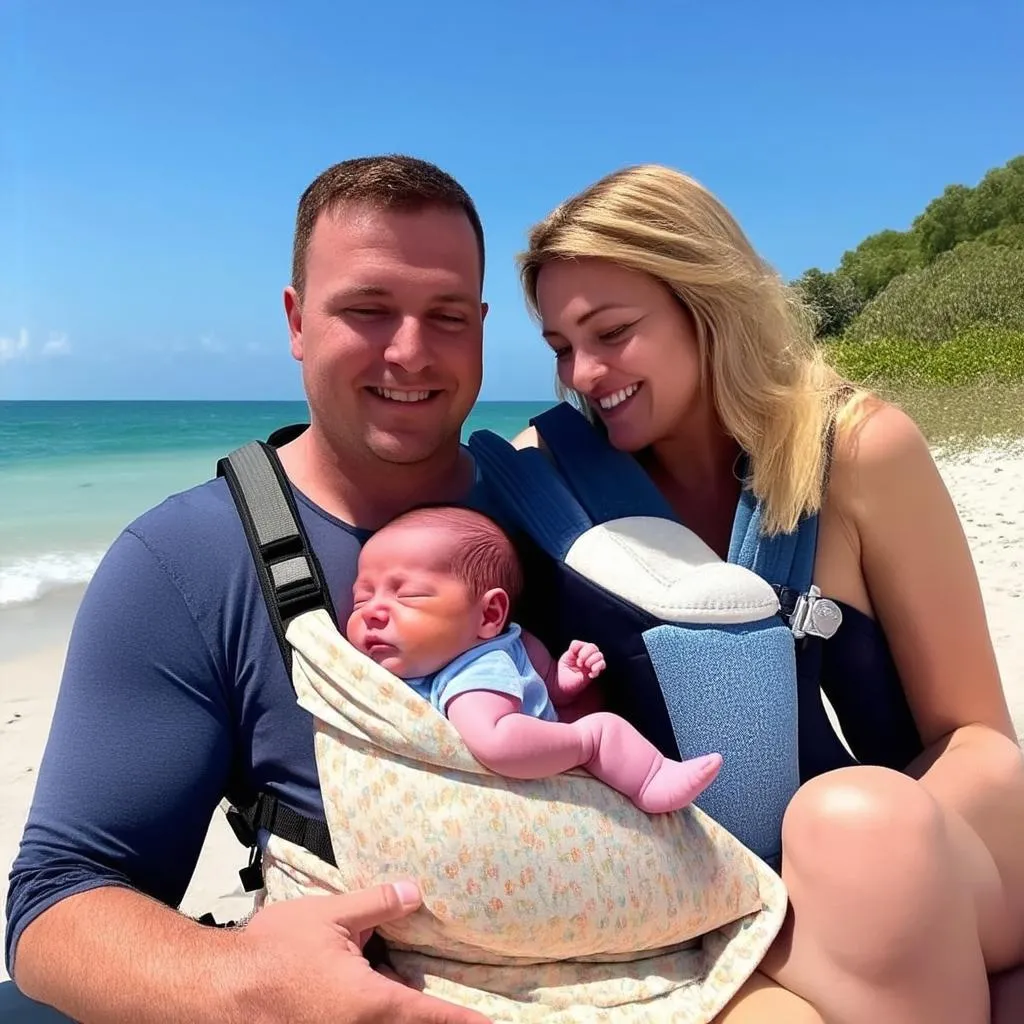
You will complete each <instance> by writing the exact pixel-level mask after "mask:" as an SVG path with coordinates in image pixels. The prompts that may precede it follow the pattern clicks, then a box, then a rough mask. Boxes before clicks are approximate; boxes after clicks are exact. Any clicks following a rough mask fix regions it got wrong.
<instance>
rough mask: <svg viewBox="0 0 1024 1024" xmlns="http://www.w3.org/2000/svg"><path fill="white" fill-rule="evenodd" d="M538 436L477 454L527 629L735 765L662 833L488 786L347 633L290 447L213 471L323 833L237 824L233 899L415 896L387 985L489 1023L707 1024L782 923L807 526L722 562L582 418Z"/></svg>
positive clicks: (829, 620) (650, 717) (651, 819)
mask: <svg viewBox="0 0 1024 1024" xmlns="http://www.w3.org/2000/svg"><path fill="white" fill-rule="evenodd" d="M533 423H534V425H535V426H536V427H537V428H538V430H539V431H540V433H541V435H542V437H543V439H544V442H545V447H546V448H547V453H546V454H545V453H544V452H541V451H538V450H535V449H529V450H525V451H517V450H515V449H514V448H513V447H512V446H511V445H509V444H508V442H506V441H504V440H503V439H501V438H500V437H498V436H496V435H494V434H491V433H489V432H486V431H481V432H477V433H476V434H474V435H473V437H472V438H471V439H470V441H469V447H470V450H471V451H472V453H473V455H474V457H475V458H476V460H477V463H478V466H479V468H480V471H481V475H482V479H483V485H484V503H485V505H486V506H487V507H485V508H484V509H483V511H486V512H489V513H491V514H492V515H494V517H495V518H496V519H498V520H499V521H501V522H503V523H504V524H505V525H506V526H507V527H508V528H509V529H510V530H512V531H513V532H514V533H515V534H517V535H518V536H519V537H520V539H521V540H523V541H524V542H528V543H529V544H532V545H535V546H536V549H537V552H538V553H539V554H540V555H541V556H542V557H541V558H540V560H539V561H538V565H539V566H540V568H539V569H538V571H539V573H540V574H541V575H540V577H538V582H537V584H536V585H535V586H534V587H533V588H532V592H534V593H535V594H538V595H540V596H541V597H542V598H543V600H538V601H537V607H536V608H535V609H534V610H533V612H532V615H531V618H533V619H536V620H537V628H536V630H535V631H536V632H537V633H538V635H539V636H541V638H542V639H544V640H545V641H546V642H548V643H549V646H552V649H554V646H560V645H561V643H562V641H564V644H567V643H568V641H569V640H570V639H572V638H573V637H577V636H578V637H579V638H581V639H593V640H595V641H596V642H597V643H599V644H600V645H601V647H602V650H603V651H604V652H605V656H606V660H607V663H608V668H607V670H606V672H605V673H604V674H603V676H602V678H605V677H607V682H606V685H605V687H604V689H605V692H606V696H607V701H608V704H607V706H608V709H609V710H613V711H618V712H619V713H620V714H623V715H624V716H625V717H627V718H629V719H630V720H632V721H633V722H634V723H635V724H636V725H637V726H638V727H639V728H640V729H641V730H642V731H643V732H645V733H646V734H647V736H648V737H649V738H650V739H651V740H652V741H653V742H654V743H655V744H656V745H658V746H659V747H660V748H661V749H662V751H663V752H664V753H665V754H666V755H668V756H683V757H689V756H693V755H696V754H700V753H705V752H709V751H715V750H717V751H719V752H721V753H722V754H723V756H724V759H725V763H724V765H723V768H722V771H721V773H720V775H719V778H718V779H717V780H716V781H715V783H713V784H712V786H711V787H709V789H708V790H706V791H705V793H704V794H702V796H701V798H700V799H699V801H698V806H696V807H693V808H687V809H686V810H684V811H681V812H677V813H675V814H670V815H653V816H652V815H646V814H644V813H643V812H642V811H639V810H638V809H637V808H636V807H635V806H634V805H633V804H632V803H631V802H630V801H629V800H628V799H627V798H625V797H623V796H622V795H621V794H619V793H617V792H615V791H614V790H612V789H610V788H609V787H607V786H605V785H604V784H603V783H600V782H599V781H598V780H596V779H595V778H594V777H593V776H591V775H590V774H589V773H587V772H585V771H584V770H582V769H575V770H573V771H571V772H567V773H564V774H562V775H559V776H555V777H553V778H548V779H538V780H511V779H505V778H502V777H499V776H497V775H495V774H494V773H492V772H490V771H489V770H487V769H486V768H484V767H483V766H482V765H480V764H479V763H478V762H477V761H476V760H475V759H474V758H473V757H472V755H470V754H469V752H468V750H467V749H466V747H465V745H464V743H463V742H462V740H461V737H459V735H458V734H457V733H456V732H455V730H454V728H453V727H452V726H451V725H450V723H448V721H447V720H446V719H445V718H444V717H443V716H441V715H440V714H438V713H437V712H436V711H435V710H434V709H433V708H432V707H431V706H430V705H429V703H428V702H426V701H424V700H423V699H422V698H420V697H419V696H418V695H416V694H415V693H414V692H413V691H412V690H411V689H410V688H409V687H408V686H407V685H406V684H405V683H404V682H403V681H402V680H400V679H397V678H396V677H394V676H392V675H391V674H390V673H388V672H387V671H386V670H384V669H382V668H381V667H380V666H378V665H376V664H375V663H373V662H372V661H371V660H370V659H368V658H365V657H364V656H362V655H361V654H360V653H359V652H357V651H355V650H354V648H352V647H351V646H350V645H349V644H348V643H347V641H346V640H345V639H344V637H343V636H342V635H341V634H340V633H339V631H338V627H337V623H336V622H335V620H334V617H333V610H332V609H331V604H330V599H329V596H328V593H327V586H326V583H325V581H324V578H323V574H322V572H321V570H320V567H319V565H318V564H317V560H316V557H315V555H314V554H313V552H312V550H311V549H310V547H309V544H308V540H307V539H306V537H305V534H304V531H303V528H302V525H301V522H300V520H299V517H298V513H297V510H296V508H295V504H294V499H293V496H292V493H291V489H290V487H289V485H288V483H287V480H286V478H285V476H284V473H283V471H282V470H281V467H280V464H279V463H278V461H277V457H276V455H275V454H274V446H275V445H276V444H280V443H284V441H285V440H287V439H288V435H286V434H283V433H281V432H279V433H278V435H275V436H274V437H272V438H270V439H269V442H268V443H267V444H263V443H262V442H254V443H252V444H249V445H246V446H245V447H243V448H241V449H239V450H238V451H236V452H233V453H231V455H229V456H228V457H227V458H225V459H222V460H221V462H220V463H219V464H218V473H219V474H220V475H223V476H224V477H225V478H226V480H227V483H228V486H229V489H230V491H231V493H232V496H233V497H234V499H235V503H236V505H237V506H238V509H239V513H240V516H241V519H242V522H243V524H244V526H245V532H246V536H247V538H248V540H249V544H250V548H251V550H252V552H253V555H254V559H255V562H256V566H257V572H258V575H259V579H260V581H261V584H262V587H263V590H264V595H265V597H266V600H267V606H268V610H269V612H270V617H271V621H272V623H273V624H274V629H275V633H276V635H277V638H278V641H279V643H280V646H281V650H282V653H283V654H284V657H285V660H286V663H287V664H288V666H289V668H290V671H291V676H292V682H293V685H294V687H295V691H296V696H297V700H298V702H299V704H300V705H301V706H302V707H303V708H304V709H306V710H307V711H308V712H309V713H310V715H311V716H312V719H313V729H314V737H315V751H316V760H317V769H318V775H319V780H320V786H321V792H322V795H323V802H324V811H325V818H326V821H317V820H313V819H307V818H305V817H303V816H302V815H299V814H297V813H295V812H293V811H292V810H291V809H289V808H288V807H286V806H285V805H284V804H281V803H280V802H279V801H277V800H275V799H274V798H273V797H272V796H270V795H269V794H261V795H259V796H258V798H257V799H255V800H254V801H252V802H249V803H245V802H243V803H241V804H240V805H238V806H235V807H232V808H231V809H230V810H229V814H228V818H229V821H230V822H231V824H232V826H233V827H234V828H235V831H236V834H237V835H238V837H239V839H240V840H241V841H242V842H243V843H244V844H245V845H246V846H249V847H250V848H251V849H252V850H253V859H252V861H251V862H250V866H249V868H248V869H246V871H243V873H242V874H243V882H244V883H245V884H246V888H247V889H256V888H259V887H260V885H262V889H261V891H260V892H259V894H258V896H257V903H258V904H259V905H263V904H266V903H268V902H273V901H275V900H279V899H285V898H290V897H294V896H299V895H305V894H308V893H315V892H332V891H333V892H338V891H349V890H352V889H355V888H363V887H366V886H370V885H374V884H376V883H379V882H382V881H387V880H389V879H393V878H398V877H413V878H416V879H417V880H418V881H419V884H420V887H421V891H422V892H423V895H424V905H423V908H422V909H421V910H420V911H418V912H417V913H416V914H414V915H412V916H411V917H410V918H407V919H404V920H402V921H399V922H394V923H392V924H390V925H388V926H386V927H383V928H381V929H380V930H379V931H380V934H381V935H382V936H383V938H384V940H386V942H387V945H388V954H389V959H390V961H391V963H392V965H393V966H394V967H395V969H396V970H397V971H398V972H399V973H400V974H401V975H402V976H403V977H405V978H406V979H407V980H409V981H411V982H412V983H414V984H417V985H419V986H420V987H422V988H424V990H426V991H428V992H431V993H433V994H436V995H438V996H440V997H441V998H444V999H448V1000H449V1001H452V1002H455V1003H460V1004H463V1005H467V1006H473V1007H474V1008H476V1009H478V1010H480V1012H482V1013H484V1014H485V1015H486V1016H488V1017H489V1018H490V1019H492V1020H494V1021H522V1022H532V1021H538V1022H539V1021H545V1022H550V1024H561V1022H566V1024H568V1022H576V1021H578V1022H586V1021H598V1020H603V1019H607V1016H608V1014H609V1013H613V1014H614V1018H615V1019H616V1020H619V1021H622V1022H623V1024H640V1022H646V1021H651V1022H659V1021H673V1022H679V1024H706V1022H707V1021H710V1020H711V1019H712V1018H713V1017H714V1016H715V1015H716V1014H717V1013H718V1012H719V1011H720V1010H721V1009H722V1008H723V1007H724V1006H725V1005H726V1003H727V1002H728V1001H729V999H731V998H732V996H733V995H734V994H735V992H736V991H737V989H738V988H739V987H740V986H741V985H742V984H743V982H744V981H745V980H746V978H747V977H748V976H749V974H750V973H751V972H752V971H753V970H754V969H755V968H756V965H757V963H758V962H759V961H760V959H761V957H762V956H763V955H764V953H765V952H766V951H767V949H768V947H769V946H770V944H771V942H772V941H773V940H774V937H775V935H776V934H777V932H778V929H779V928H780V927H781V924H782V921H783V918H784V914H785V908H786V893H785V889H784V887H783V885H782V881H781V879H780V878H779V877H778V875H777V874H776V873H775V871H773V870H772V869H771V867H770V866H769V864H768V863H766V862H771V861H774V860H775V858H776V857H777V854H778V850H779V834H780V825H781V819H782V813H783V810H784V808H785V805H786V803H787V802H788V800H789V798H790V797H791V796H792V793H793V792H794V791H795V789H796V787H797V785H798V784H799V781H800V779H799V766H798V758H797V742H796V740H797V729H796V720H797V710H796V703H797V699H796V678H795V644H796V642H797V641H798V638H799V637H801V636H804V635H806V634H807V633H808V632H810V631H812V630H813V631H814V632H816V633H817V634H818V635H825V634H828V633H830V632H832V631H834V627H835V626H836V625H837V614H833V612H835V613H837V612H838V609H835V606H833V605H831V602H825V601H822V600H821V598H820V595H819V594H818V593H817V591H816V590H815V589H814V588H813V587H811V586H810V575H811V567H812V562H813V551H814V540H815V538H814V533H815V526H816V523H815V520H814V519H813V518H808V519H807V520H805V521H804V522H803V523H802V524H801V527H800V530H799V531H797V532H796V533H794V534H793V535H790V536H782V537H777V538H772V539H769V538H765V537H762V536H760V533H759V529H758V523H759V508H758V507H757V504H756V503H755V502H753V501H752V500H750V499H749V497H748V496H747V495H746V494H745V496H744V498H743V499H742V500H741V503H740V508H739V511H738V514H737V520H736V528H735V530H734V536H733V543H732V548H731V550H730V557H729V560H728V561H727V562H723V561H722V560H721V559H719V558H718V557H717V556H716V555H714V553H713V552H711V551H710V549H708V548H707V547H706V546H705V545H703V544H702V542H700V541H699V540H698V539H697V538H696V537H695V536H694V535H693V534H692V533H690V532H689V531H687V530H686V529H685V528H684V527H683V526H682V525H681V524H679V523H678V522H677V521H676V519H675V517H674V515H673V513H672V512H671V510H670V509H669V508H668V507H667V506H666V504H665V503H664V502H663V501H662V500H661V498H660V496H659V495H658V493H657V491H656V490H655V489H654V488H653V486H651V485H650V483H649V482H648V480H647V477H646V475H645V474H644V473H643V472H642V470H641V469H640V467H639V465H638V464H637V463H636V462H635V460H633V459H632V457H631V456H628V455H625V454H622V453H618V452H615V451H614V450H613V449H611V448H610V447H609V446H608V444H607V443H606V442H605V441H604V439H603V438H602V437H601V436H600V434H599V433H598V432H597V431H595V430H594V429H593V428H592V427H591V426H590V425H589V424H588V423H586V421H585V420H584V419H583V417H582V416H581V415H580V414H579V413H578V412H576V411H575V410H574V409H572V408H571V407H569V406H566V405H561V406H557V407H556V408H554V409H552V410H550V411H549V412H548V413H545V414H544V415H543V416H540V417H538V418H537V419H535V420H534V421H533ZM291 436H294V434H292V435H291ZM785 608H788V609H789V610H788V611H783V609H785ZM524 611H525V610H524ZM787 618H788V621H787ZM545 619H546V620H547V621H546V622H542V621H541V620H545ZM520 621H523V622H524V625H526V627H527V628H531V624H530V623H528V622H527V621H526V620H525V619H524V618H522V617H521V618H520ZM544 626H546V628H541V627H544ZM260 834H262V835H264V836H267V835H268V836H269V838H267V841H266V843H265V845H263V846H262V849H261V844H260V843H259V842H258V837H259V835H260Z"/></svg>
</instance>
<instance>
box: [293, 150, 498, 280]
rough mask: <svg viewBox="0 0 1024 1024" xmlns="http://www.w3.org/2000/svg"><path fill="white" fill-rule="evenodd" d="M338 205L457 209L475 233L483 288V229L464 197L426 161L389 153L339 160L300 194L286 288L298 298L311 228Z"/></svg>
mask: <svg viewBox="0 0 1024 1024" xmlns="http://www.w3.org/2000/svg"><path fill="white" fill-rule="evenodd" d="M342 203H365V204H367V205H369V206H372V207H376V208H378V209H392V210H403V211H408V212H418V211H419V210H424V209H428V208H430V207H439V208H441V209H450V210H461V211H462V212H463V213H465V215H466V216H467V217H468V218H469V223H470V224H471V225H472V228H473V233H474V234H475V235H476V240H477V247H478V249H479V253H480V283H481V286H482V285H483V278H484V230H483V226H482V225H481V223H480V216H479V214H478V213H477V210H476V206H475V205H474V204H473V200H472V199H471V198H470V196H469V193H468V192H467V191H466V190H465V189H464V188H463V187H462V186H461V185H460V184H459V183H458V182H457V181H456V180H455V179H454V178H453V177H452V176H451V175H450V174H447V173H446V172H445V171H442V170H441V169H440V168H439V167H437V166H436V165H434V164H432V163H428V162H427V161H426V160H420V159H418V158H416V157H412V156H402V155H401V154H390V155H387V156H361V157H355V158H354V159H352V160H343V161H342V162H341V163H339V164H335V165H334V166H333V167H328V168H327V170H326V171H324V172H323V173H322V174H320V175H318V176H317V178H316V179H315V180H314V181H313V182H312V183H311V184H310V185H309V187H308V188H307V189H306V191H305V192H303V193H302V198H301V199H299V209H298V215H297V217H296V221H295V238H294V241H293V243H292V287H293V288H294V289H295V291H296V292H297V293H298V294H299V296H300V297H301V296H302V292H303V289H304V287H305V284H306V250H307V249H308V248H309V240H310V237H311V236H312V234H313V227H314V226H315V225H316V222H317V220H318V218H319V217H320V214H321V213H323V212H324V211H325V210H335V209H337V208H338V207H339V206H341V205H342Z"/></svg>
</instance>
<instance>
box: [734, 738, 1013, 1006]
mask: <svg viewBox="0 0 1024 1024" xmlns="http://www.w3.org/2000/svg"><path fill="white" fill-rule="evenodd" d="M986 750H987V751H991V753H990V754H988V753H987V754H985V755H984V756H982V755H979V753H978V751H977V750H971V751H969V753H970V755H971V756H970V760H969V764H968V763H960V764H958V763H956V761H955V759H954V758H953V757H952V756H950V755H949V753H947V756H946V757H944V758H943V759H942V761H941V762H939V763H938V764H936V765H935V766H932V767H928V766H924V768H923V769H922V770H923V775H922V781H921V782H917V781H915V780H914V779H911V778H908V777H907V776H905V775H901V774H899V773H896V772H890V771H887V770H885V769H879V768H867V767H861V768H852V769H844V770H842V771H839V772H832V773H829V774H828V775H825V776H822V777H820V778H818V779H814V780H812V781H811V782H809V783H807V784H806V785H805V786H803V787H802V788H801V790H800V792H799V793H798V794H797V796H796V797H795V798H794V800H793V802H792V804H791V806H790V808H789V810H788V811H787V815H786V820H785V823H784V827H783V877H784V878H785V880H786V882H787V885H788V887H789V891H790V897H791V913H790V915H789V918H788V919H787V925H786V927H785V929H784V931H783V934H782V935H781V936H780V938H779V941H777V942H776V944H775V946H774V947H773V949H772V950H771V951H770V952H769V954H768V956H767V957H766V959H765V962H764V963H763V964H762V970H763V971H764V972H765V973H766V974H768V975H769V976H771V977H773V978H775V979H776V980H778V981H779V982H780V983H781V984H782V985H783V986H785V987H786V988H789V989H792V990H793V991H796V992H799V993H800V994H801V995H803V996H805V997H806V998H807V999H808V1000H809V1001H810V1002H811V1003H812V1004H814V1005H815V1006H816V1007H817V1008H818V1009H819V1010H820V1011H821V1013H822V1015H823V1017H824V1018H825V1019H827V1020H828V1021H829V1022H830V1024H833V1022H835V1024H842V1022H846V1021H850V1022H859V1021H863V1020H871V1019H873V1018H878V1019H882V1020H885V1021H886V1022H887V1024H902V1022H904V1021H906V1022H908V1024H910V1022H916V1021H919V1020H928V1021H930V1022H934V1024H941V1022H943V1021H949V1022H951V1024H952V1022H956V1024H971V1022H977V1024H988V1022H989V1020H990V1016H989V1013H990V1010H989V1002H990V997H989V983H988V978H987V975H986V969H987V970H989V971H998V970H1002V969H1004V968H1006V967H1009V966H1012V965H1013V964H1014V963H1019V962H1020V958H1021V955H1022V953H1024V934H1022V933H1024V914H1022V913H1021V910H1022V908H1024V864H1022V861H1024V851H1022V849H1021V845H1020V843H1019V840H1018V843H1017V844H1014V843H1013V842H1012V839H1011V836H1012V835H1013V834H1014V833H1015V834H1016V835H1017V836H1019V835H1020V834H1021V829H1022V827H1024V826H1022V824H1021V823H1022V822H1024V763H1022V762H1021V759H1020V753H1019V750H1016V749H1015V748H1013V749H1010V748H1008V747H1007V748H1002V749H1001V748H999V746H998V744H996V745H994V746H990V747H986ZM962 753H963V755H964V758H963V760H964V762H966V761H967V754H968V751H967V749H966V748H965V749H964V750H963V751H962ZM979 776H984V777H983V778H979ZM965 778H966V779H969V780H973V781H972V784H971V786H969V787H967V786H965V785H964V781H963V780H964V779H965ZM975 794H977V795H975ZM1008 823H1009V824H1008ZM723 1020H728V1018H723Z"/></svg>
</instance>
